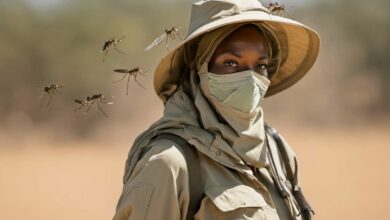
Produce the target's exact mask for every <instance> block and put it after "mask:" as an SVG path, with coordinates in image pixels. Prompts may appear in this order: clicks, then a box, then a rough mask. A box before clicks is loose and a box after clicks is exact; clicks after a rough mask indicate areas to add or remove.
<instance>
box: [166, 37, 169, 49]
mask: <svg viewBox="0 0 390 220" xmlns="http://www.w3.org/2000/svg"><path fill="white" fill-rule="evenodd" d="M168 38H169V35H167V37H166V38H165V48H167V50H168V52H169V47H168Z"/></svg>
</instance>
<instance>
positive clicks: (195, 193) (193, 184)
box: [155, 134, 203, 220]
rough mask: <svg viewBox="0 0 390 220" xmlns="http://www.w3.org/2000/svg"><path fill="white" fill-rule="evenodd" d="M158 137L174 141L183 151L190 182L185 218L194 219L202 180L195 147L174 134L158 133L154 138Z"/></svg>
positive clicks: (201, 193) (200, 193) (200, 195)
mask: <svg viewBox="0 0 390 220" xmlns="http://www.w3.org/2000/svg"><path fill="white" fill-rule="evenodd" d="M159 139H167V140H170V141H173V142H175V143H176V144H177V146H178V147H179V148H180V149H181V150H182V152H183V156H184V159H185V160H186V163H187V168H188V176H189V183H190V203H189V205H188V211H187V216H186V219H187V220H190V219H194V215H195V214H196V212H197V211H198V210H199V208H200V203H201V201H202V198H203V181H202V173H201V169H200V163H199V157H198V153H197V150H196V149H195V147H192V146H190V144H188V142H187V141H186V140H185V139H183V138H182V137H180V136H177V135H174V134H160V135H158V136H157V137H156V138H155V140H159Z"/></svg>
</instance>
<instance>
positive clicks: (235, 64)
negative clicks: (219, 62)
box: [224, 60, 238, 67]
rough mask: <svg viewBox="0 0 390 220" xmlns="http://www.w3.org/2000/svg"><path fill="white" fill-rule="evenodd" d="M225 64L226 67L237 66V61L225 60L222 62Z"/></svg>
mask: <svg viewBox="0 0 390 220" xmlns="http://www.w3.org/2000/svg"><path fill="white" fill-rule="evenodd" d="M224 64H225V66H228V67H236V66H238V64H237V62H236V61H233V60H227V61H225V62H224Z"/></svg>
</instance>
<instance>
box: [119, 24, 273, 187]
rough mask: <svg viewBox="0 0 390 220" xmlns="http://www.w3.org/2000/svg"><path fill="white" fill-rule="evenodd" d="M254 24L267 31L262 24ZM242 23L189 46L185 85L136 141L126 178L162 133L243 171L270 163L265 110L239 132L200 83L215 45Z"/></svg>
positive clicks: (213, 33)
mask: <svg viewBox="0 0 390 220" xmlns="http://www.w3.org/2000/svg"><path fill="white" fill-rule="evenodd" d="M254 24H256V25H257V26H259V28H260V30H263V32H264V29H263V26H262V25H259V24H258V23H254ZM242 25H244V24H236V25H229V26H226V27H223V28H220V29H218V30H216V31H213V32H210V33H207V34H206V35H205V36H204V37H203V38H202V39H201V40H200V42H198V43H196V44H195V45H194V44H193V45H188V47H187V48H186V51H185V60H186V63H187V66H188V67H189V69H190V70H189V72H187V73H183V74H186V75H183V82H182V84H181V85H180V86H179V88H178V89H177V91H176V92H175V93H174V94H173V95H172V96H171V97H170V98H169V99H168V101H167V102H166V103H165V109H164V116H163V117H162V118H161V119H160V120H159V121H157V122H156V123H155V124H153V125H152V126H151V127H150V128H149V129H148V130H147V131H145V132H144V133H143V134H141V135H140V136H139V137H138V138H137V139H136V140H135V142H134V145H133V147H132V149H131V151H130V154H129V157H128V161H127V166H126V174H125V177H124V178H125V179H124V180H125V181H126V179H127V178H128V177H129V176H130V174H131V172H132V169H133V168H134V166H135V164H136V162H137V161H138V159H139V157H140V156H141V155H142V152H143V150H144V148H145V147H147V146H148V145H149V143H150V141H151V140H152V139H153V137H155V136H156V135H158V134H160V133H172V134H176V135H178V136H181V137H182V138H184V139H186V140H187V141H188V142H189V143H190V144H192V145H193V146H195V147H196V148H197V149H198V150H199V151H200V152H202V153H204V154H205V155H207V156H209V157H210V158H212V159H214V160H217V161H219V162H220V163H222V164H223V165H225V166H230V167H237V166H240V167H242V169H244V170H250V168H249V167H248V165H250V166H253V167H257V168H263V167H265V166H267V164H268V160H267V156H266V155H267V147H266V144H265V130H264V116H263V111H262V109H261V108H259V111H258V112H257V113H256V116H255V117H254V119H253V123H252V124H251V126H249V127H248V128H247V129H245V130H242V131H241V132H240V133H237V132H236V131H235V130H234V129H233V128H232V127H231V126H230V125H229V124H228V123H226V122H225V120H223V119H222V118H221V117H220V115H219V113H218V112H217V111H216V110H215V108H214V107H213V106H212V105H211V104H210V101H209V99H208V98H207V96H206V95H205V93H204V91H202V88H201V85H200V83H199V78H200V77H199V74H204V73H207V71H208V70H207V66H208V62H209V60H210V58H211V56H212V54H213V52H214V50H215V49H216V47H217V46H218V45H219V44H220V43H221V41H222V40H223V39H225V38H226V37H227V36H228V35H229V34H230V33H232V32H233V31H234V30H236V29H237V28H238V27H240V26H242ZM196 47H197V50H196V51H197V52H196V53H194V51H193V49H194V48H196ZM273 55H275V54H273ZM276 55H277V54H276ZM272 57H274V56H272ZM233 115H234V114H233ZM237 117H239V115H237ZM214 148H217V149H218V150H219V151H221V152H222V154H223V155H222V157H219V158H216V157H215V155H214V154H213V151H215V149H214ZM221 158H222V160H221Z"/></svg>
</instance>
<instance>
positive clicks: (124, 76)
mask: <svg viewBox="0 0 390 220" xmlns="http://www.w3.org/2000/svg"><path fill="white" fill-rule="evenodd" d="M127 75H128V73H126V74H125V75H124V76H123V77H122V78H121V79H120V80H118V81H114V82H112V83H118V82H120V81H122V80H123V79H124V78H125V77H126V76H127Z"/></svg>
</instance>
